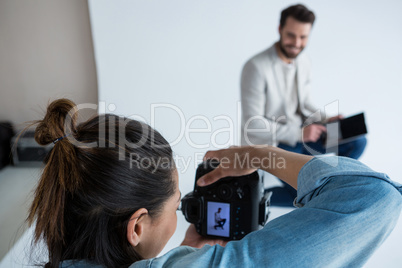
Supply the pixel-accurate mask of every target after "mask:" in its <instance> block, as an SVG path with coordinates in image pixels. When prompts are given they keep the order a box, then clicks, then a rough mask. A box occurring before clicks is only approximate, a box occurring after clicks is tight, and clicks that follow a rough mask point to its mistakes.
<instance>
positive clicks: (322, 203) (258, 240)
mask: <svg viewBox="0 0 402 268" xmlns="http://www.w3.org/2000/svg"><path fill="white" fill-rule="evenodd" d="M401 194H402V187H401V185H400V184H397V183H395V182H392V181H391V180H389V178H388V177H387V176H386V175H385V174H382V173H377V172H374V171H372V170H371V169H370V168H368V167H367V166H365V165H363V164H362V163H360V162H358V161H356V160H352V159H349V158H342V157H325V158H313V159H312V160H310V161H309V162H308V163H306V164H305V165H304V166H303V168H302V169H301V170H300V173H299V177H298V196H297V199H296V204H297V205H298V206H299V208H298V209H295V210H294V211H292V212H290V213H288V214H286V215H283V216H282V217H279V218H276V219H274V220H272V221H270V222H269V223H268V224H267V225H265V227H264V228H263V229H261V230H259V231H255V232H252V233H250V234H249V235H247V236H246V237H245V238H243V239H242V240H240V241H232V242H229V243H228V244H227V245H226V247H221V246H219V245H215V246H208V245H207V246H204V247H203V248H202V249H194V248H190V247H178V248H176V249H173V250H171V251H170V252H168V253H167V254H165V255H163V256H161V257H159V258H153V259H150V260H144V261H141V262H137V263H134V264H133V265H132V267H361V266H362V265H363V264H364V263H365V262H366V261H367V259H368V258H369V257H370V256H371V254H372V253H373V252H374V251H375V249H376V248H378V247H379V246H380V245H381V244H382V242H383V241H384V240H385V239H386V237H387V236H388V235H389V234H390V232H391V231H392V229H393V228H394V226H395V224H396V222H397V220H398V217H399V214H400V212H401V208H402V195H401Z"/></svg>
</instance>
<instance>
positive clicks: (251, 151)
mask: <svg viewBox="0 0 402 268" xmlns="http://www.w3.org/2000/svg"><path fill="white" fill-rule="evenodd" d="M312 158H313V157H312V156H309V155H302V154H297V153H292V152H288V151H285V150H282V149H280V148H277V147H273V146H269V145H255V146H242V147H230V148H229V149H223V150H218V151H208V152H207V153H206V154H205V156H204V161H205V160H207V159H215V160H218V161H219V166H218V167H217V168H216V169H214V170H213V171H211V172H208V173H207V174H205V175H204V176H202V177H201V178H200V179H198V180H197V184H198V185H199V186H206V185H209V184H211V183H214V182H215V181H217V180H219V179H221V178H224V177H235V176H243V175H247V174H250V173H252V172H254V171H255V170H257V169H262V170H264V171H266V172H269V173H271V174H272V175H274V176H276V177H278V178H279V179H281V180H283V181H284V182H286V183H287V184H289V185H291V186H292V187H293V188H295V189H297V176H298V174H299V171H300V169H301V168H302V167H303V166H304V164H306V163H307V162H308V161H310V160H311V159H312Z"/></svg>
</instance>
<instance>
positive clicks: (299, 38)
mask: <svg viewBox="0 0 402 268" xmlns="http://www.w3.org/2000/svg"><path fill="white" fill-rule="evenodd" d="M310 31H311V23H308V22H307V23H306V22H300V21H298V20H296V19H294V18H293V17H288V18H287V19H286V22H285V25H284V26H283V27H281V26H279V34H280V40H279V46H280V49H281V52H282V53H283V54H284V55H285V56H286V57H287V58H289V59H294V58H296V57H297V56H298V55H299V54H300V52H302V51H303V49H304V48H305V47H306V45H307V41H308V37H309V34H310Z"/></svg>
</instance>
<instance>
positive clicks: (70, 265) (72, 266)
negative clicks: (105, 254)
mask: <svg viewBox="0 0 402 268" xmlns="http://www.w3.org/2000/svg"><path fill="white" fill-rule="evenodd" d="M59 267H60V268H84V267H85V268H105V267H104V266H103V265H99V264H95V263H93V262H91V261H88V260H65V261H62V262H61V263H60V265H59Z"/></svg>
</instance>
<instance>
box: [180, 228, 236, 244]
mask: <svg viewBox="0 0 402 268" xmlns="http://www.w3.org/2000/svg"><path fill="white" fill-rule="evenodd" d="M227 243H228V241H224V240H221V239H210V238H205V237H202V236H201V235H199V234H198V233H197V231H196V230H195V226H194V224H191V225H190V226H189V227H188V229H187V232H186V236H185V237H184V240H183V242H182V243H181V245H182V246H190V247H194V248H202V247H203V246H205V245H207V244H208V245H211V246H214V245H216V244H218V245H221V246H222V247H224V246H226V244H227Z"/></svg>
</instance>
